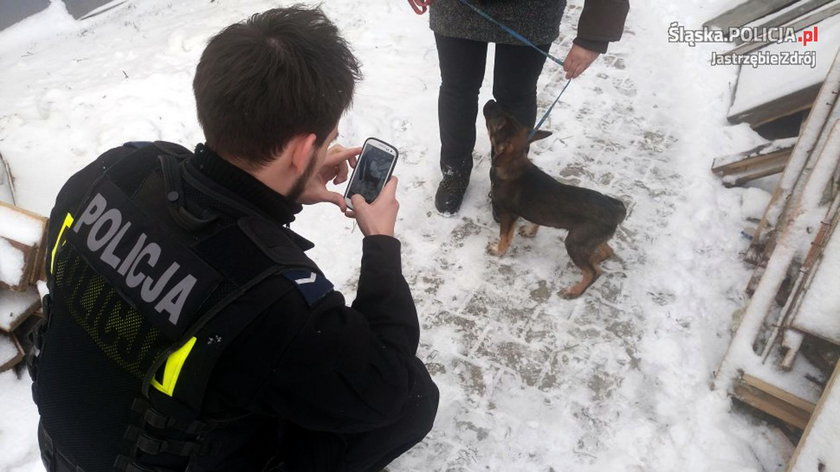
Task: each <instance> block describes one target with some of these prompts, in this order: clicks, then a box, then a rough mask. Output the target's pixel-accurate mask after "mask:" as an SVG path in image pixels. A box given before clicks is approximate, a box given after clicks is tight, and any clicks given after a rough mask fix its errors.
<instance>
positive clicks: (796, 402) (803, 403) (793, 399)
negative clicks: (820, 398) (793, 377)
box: [741, 373, 816, 415]
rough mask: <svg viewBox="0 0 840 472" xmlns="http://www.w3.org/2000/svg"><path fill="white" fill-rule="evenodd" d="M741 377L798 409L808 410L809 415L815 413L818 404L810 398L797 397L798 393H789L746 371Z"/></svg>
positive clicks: (745, 381) (748, 383)
mask: <svg viewBox="0 0 840 472" xmlns="http://www.w3.org/2000/svg"><path fill="white" fill-rule="evenodd" d="M741 379H742V380H743V381H744V383H746V384H747V385H750V386H752V387H755V388H757V389H759V390H761V391H762V392H766V393H768V394H770V395H772V396H774V397H776V398H778V399H779V400H782V401H783V402H785V403H788V404H790V405H791V406H793V407H795V408H798V409H800V410H803V411H807V412H808V414H809V415H810V414H811V413H813V412H814V408H816V405H814V404H813V403H811V402H809V401H808V400H803V399H801V398H799V397H797V396H796V395H794V394H792V393H788V392H786V391H784V390H782V389H780V388H778V387H776V386H775V385H772V384H770V383H769V382H765V381H764V380H761V379H760V378H758V377H754V376H752V375H750V374H746V373H745V374H744V375H743V376H741Z"/></svg>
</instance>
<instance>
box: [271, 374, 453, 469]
mask: <svg viewBox="0 0 840 472" xmlns="http://www.w3.org/2000/svg"><path fill="white" fill-rule="evenodd" d="M418 362H419V361H418ZM411 398H412V400H411V401H409V402H408V404H407V405H406V406H405V409H404V410H403V415H402V416H401V417H400V419H399V420H397V421H396V422H394V423H392V424H390V425H387V426H384V427H382V428H379V429H375V430H372V431H367V432H363V433H355V434H336V433H325V432H318V431H309V430H305V429H302V428H299V427H296V426H293V425H291V426H288V427H287V428H286V430H285V431H284V432H283V433H282V435H283V437H282V438H281V443H283V444H284V446H285V447H284V451H283V456H284V457H283V462H284V467H281V468H278V469H272V470H278V471H289V472H339V471H340V472H380V471H381V470H382V469H383V468H384V467H385V466H386V465H388V464H389V463H390V462H391V461H393V460H394V459H396V458H397V457H399V456H400V455H402V454H403V453H404V452H405V451H407V450H409V449H411V448H412V447H413V446H414V445H415V444H417V443H419V442H420V441H422V440H423V438H424V437H426V434H428V433H429V431H430V430H431V429H432V424H433V423H434V419H435V415H436V414H437V407H438V400H439V393H438V389H437V386H436V385H435V384H434V382H433V381H432V379H431V377H429V376H428V375H426V376H423V377H422V378H419V379H418V380H417V382H416V383H415V385H414V391H413V392H412V393H411Z"/></svg>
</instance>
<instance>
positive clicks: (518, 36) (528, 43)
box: [460, 0, 572, 139]
mask: <svg viewBox="0 0 840 472" xmlns="http://www.w3.org/2000/svg"><path fill="white" fill-rule="evenodd" d="M460 2H461V3H463V4H464V5H466V6H468V7H470V8H471V9H472V10H473V11H474V12H476V13H478V14H479V15H481V16H482V17H484V18H485V19H487V20H488V21H490V22H491V23H493V24H495V25H497V26H498V27H499V28H501V29H503V30H505V32H507V33H508V34H509V35H511V36H513V37H514V38H516V39H518V40H519V41H521V42H522V43H523V44H525V45H526V46H530V47H532V48H534V49H536V50H537V51H539V52H540V54H542V55H543V56H545V57H546V58H548V59H551V60H552V61H553V62H555V63H557V64H558V65H560V66H563V61H561V60H560V59H558V58H556V57H554V56H552V55H551V54H549V53H547V52H545V51H543V50H542V49H540V48H538V47H537V46H536V44H534V43H532V42H531V41H530V40H528V38H526V37H525V36H522V35H521V34H519V33H517V32H516V31H514V30H513V29H512V28H510V27H509V26H507V25H504V24H502V23H500V22H498V21H496V19H495V18H493V17H492V16H490V15H488V14H487V13H485V12H484V11H483V10H481V9H480V8H478V7H476V6H475V5H473V4H472V3H470V2H469V1H467V0H460ZM570 83H572V79H569V80H567V81H566V85H564V86H563V89H562V90H560V95H557V98H555V99H554V103H552V104H551V106H550V107H548V110H546V112H545V114H543V116H542V118H540V121H539V123H537V125H536V126H534V129H532V130H531V134H529V135H528V139H531V138H533V137H534V135H535V134H536V133H537V131H538V130H539V129H540V126H542V125H543V123H545V120H546V119H548V115H550V114H551V111H552V110H553V109H554V105H557V102H558V101H560V97H561V96H563V92H565V91H566V88H567V87H568V86H569V84H570Z"/></svg>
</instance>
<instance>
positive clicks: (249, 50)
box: [193, 6, 360, 170]
mask: <svg viewBox="0 0 840 472" xmlns="http://www.w3.org/2000/svg"><path fill="white" fill-rule="evenodd" d="M359 75H360V74H359V64H358V62H357V61H356V58H355V57H354V56H353V53H352V52H351V51H350V49H349V47H348V46H347V43H346V42H345V41H344V39H343V38H342V37H341V36H340V35H339V33H338V29H337V28H336V27H335V25H333V24H332V22H330V20H329V19H327V17H326V16H324V14H323V12H322V11H321V10H320V9H309V8H305V7H301V6H293V7H290V8H277V9H274V10H269V11H266V12H264V13H260V14H256V15H253V16H252V17H250V18H249V19H247V20H246V21H243V22H241V23H237V24H234V25H231V26H229V27H227V28H225V29H224V30H222V31H221V32H220V33H219V34H217V35H216V36H214V37H213V38H212V39H211V40H210V42H209V44H208V45H207V48H206V49H205V50H204V53H203V54H202V55H201V61H200V62H199V64H198V67H197V69H196V73H195V79H194V81H193V89H194V91H195V99H196V106H197V109H198V119H199V122H200V123H201V126H202V128H203V129H204V135H205V138H206V140H207V145H208V146H209V147H210V148H211V149H213V150H214V151H216V152H217V153H219V154H220V155H222V156H224V157H226V158H228V159H231V160H233V161H234V162H235V163H236V164H237V165H239V166H241V167H243V168H245V169H246V170H255V169H258V168H260V167H262V166H265V165H266V164H269V163H271V162H272V160H274V159H275V158H276V156H278V155H279V154H280V153H281V152H282V151H283V150H284V148H286V146H287V144H288V143H289V142H290V141H292V140H293V139H294V138H295V137H300V136H305V135H314V137H315V138H314V142H315V144H316V145H317V146H324V145H325V144H328V143H325V141H326V140H327V139H328V137H330V135H331V133H333V131H334V130H335V128H336V126H337V124H338V121H339V118H340V117H341V114H342V113H343V112H344V110H345V109H346V108H347V107H348V106H349V105H350V102H351V100H352V98H353V88H354V85H355V82H356V80H358V79H359Z"/></svg>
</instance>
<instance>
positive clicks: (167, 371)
mask: <svg viewBox="0 0 840 472" xmlns="http://www.w3.org/2000/svg"><path fill="white" fill-rule="evenodd" d="M194 345H195V337H192V338H190V340H189V341H187V342H186V343H184V345H183V346H181V348H180V349H178V350H177V351H175V352H173V353H172V354H170V355H169V358H167V359H166V366H164V368H163V383H160V382H158V381H157V379H156V378H154V377H152V387H154V388H156V389H158V390H160V391H161V392H163V393H165V394H167V395H169V396H170V397H171V396H172V392H174V391H175V384H176V383H178V376H179V375H181V368H182V367H184V362H186V360H187V356H189V355H190V351H192V348H193V346H194Z"/></svg>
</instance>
